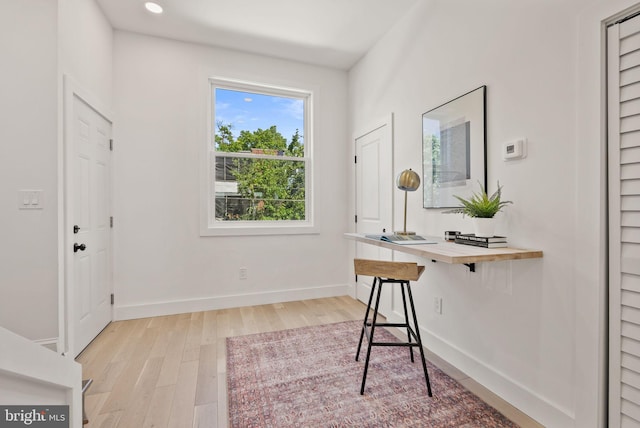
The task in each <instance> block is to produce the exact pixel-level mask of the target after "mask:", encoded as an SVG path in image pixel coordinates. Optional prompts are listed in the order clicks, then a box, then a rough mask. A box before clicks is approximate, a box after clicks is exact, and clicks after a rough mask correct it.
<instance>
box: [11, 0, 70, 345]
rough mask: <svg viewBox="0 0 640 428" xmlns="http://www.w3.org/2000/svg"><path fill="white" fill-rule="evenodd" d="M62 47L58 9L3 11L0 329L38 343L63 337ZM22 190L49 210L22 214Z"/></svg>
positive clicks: (49, 5) (42, 1) (38, 4)
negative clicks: (38, 194) (37, 195)
mask: <svg viewBox="0 0 640 428" xmlns="http://www.w3.org/2000/svg"><path fill="white" fill-rule="evenodd" d="M35 10H37V11H38V13H34V11H35ZM57 43H58V36H57V2H55V1H50V0H34V1H29V2H21V1H4V2H2V3H0V54H1V55H2V67H0V93H1V94H2V96H0V117H2V126H0V141H2V155H0V287H1V289H2V299H0V326H3V327H5V328H7V329H9V330H12V331H14V332H16V333H18V334H20V335H22V336H25V337H28V338H30V339H34V340H35V339H49V338H55V337H57V335H58V331H57V314H58V308H57V303H58V300H57V296H58V288H57V247H56V245H57V244H56V236H57V228H56V221H57V200H56V198H57V195H56V191H57V187H56V185H57V183H56V179H57V171H56V167H57V163H56V158H57V136H58V128H57V118H56V108H57V107H56V106H57V81H56V76H57V66H58V65H57V46H58V45H57ZM20 189H40V190H42V191H43V192H44V193H43V195H44V209H42V210H32V211H31V210H30V211H24V210H18V190H20Z"/></svg>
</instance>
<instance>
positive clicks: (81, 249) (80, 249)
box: [73, 244, 87, 253]
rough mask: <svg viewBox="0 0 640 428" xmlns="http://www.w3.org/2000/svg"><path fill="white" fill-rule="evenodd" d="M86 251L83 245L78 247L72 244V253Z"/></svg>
mask: <svg viewBox="0 0 640 428" xmlns="http://www.w3.org/2000/svg"><path fill="white" fill-rule="evenodd" d="M86 249H87V246H86V245H84V244H80V245H78V244H73V252H74V253H77V252H78V250H79V251H84V250H86Z"/></svg>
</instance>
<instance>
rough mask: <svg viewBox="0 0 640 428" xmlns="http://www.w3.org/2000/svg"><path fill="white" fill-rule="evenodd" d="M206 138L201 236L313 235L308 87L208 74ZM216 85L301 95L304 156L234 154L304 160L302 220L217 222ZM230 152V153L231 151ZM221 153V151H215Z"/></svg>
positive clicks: (309, 99) (259, 91) (217, 86)
mask: <svg viewBox="0 0 640 428" xmlns="http://www.w3.org/2000/svg"><path fill="white" fill-rule="evenodd" d="M207 88H208V90H207V109H206V110H207V116H206V117H207V120H206V122H207V126H206V128H207V137H206V142H205V144H203V147H204V150H203V156H202V158H203V160H202V162H201V197H200V207H201V208H200V235H201V236H242V235H302V234H316V233H318V227H317V225H316V222H315V204H314V202H313V201H314V197H313V194H314V174H313V170H314V168H313V158H314V149H313V147H314V144H313V137H314V133H313V122H312V118H313V92H312V91H310V90H303V89H296V88H287V87H281V86H274V85H268V84H263V83H256V82H248V81H241V80H236V79H228V78H222V77H209V79H208V85H207ZM215 88H222V89H230V90H235V91H242V92H252V93H258V94H265V95H274V96H284V97H294V98H301V99H303V101H304V130H302V132H303V134H302V135H303V136H304V150H305V152H304V157H303V158H293V157H284V158H283V157H281V156H279V157H278V156H269V155H257V154H256V155H242V154H240V153H233V156H234V157H250V158H253V159H261V158H262V159H277V160H294V161H304V162H305V186H306V188H305V210H306V212H305V220H273V221H266V220H256V221H219V220H216V218H215V197H216V195H215V179H216V176H215V157H216V151H215V137H214V132H215V124H214V121H215V117H214V113H215V102H216V100H215ZM230 154H231V153H230ZM218 155H220V153H218Z"/></svg>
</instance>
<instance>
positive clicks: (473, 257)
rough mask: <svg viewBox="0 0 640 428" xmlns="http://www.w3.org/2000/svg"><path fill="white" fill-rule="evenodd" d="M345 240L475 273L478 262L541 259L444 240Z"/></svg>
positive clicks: (533, 252)
mask: <svg viewBox="0 0 640 428" xmlns="http://www.w3.org/2000/svg"><path fill="white" fill-rule="evenodd" d="M344 236H345V238H347V239H352V240H354V241H358V242H363V243H365V244H371V245H377V246H378V247H383V248H388V249H390V250H395V251H401V252H403V253H407V254H413V255H414V256H418V257H422V258H425V259H429V260H435V261H438V262H444V263H451V264H462V265H465V266H468V267H469V269H470V270H471V272H475V264H476V263H480V262H497V261H503V260H522V259H538V258H541V257H542V251H539V250H522V249H518V248H509V247H507V248H481V247H474V246H472V245H462V244H455V243H453V242H447V241H445V240H444V239H438V238H433V237H431V236H429V237H426V238H427V239H428V240H430V241H436V243H435V244H419V245H399V244H394V243H391V242H386V241H380V240H379V239H371V238H366V237H365V236H364V235H362V234H359V233H345V234H344Z"/></svg>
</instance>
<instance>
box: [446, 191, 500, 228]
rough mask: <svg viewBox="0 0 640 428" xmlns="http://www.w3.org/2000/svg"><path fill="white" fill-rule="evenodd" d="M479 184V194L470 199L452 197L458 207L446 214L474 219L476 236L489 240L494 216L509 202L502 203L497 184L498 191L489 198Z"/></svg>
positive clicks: (476, 193) (474, 194)
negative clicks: (458, 204) (458, 202)
mask: <svg viewBox="0 0 640 428" xmlns="http://www.w3.org/2000/svg"><path fill="white" fill-rule="evenodd" d="M478 184H480V192H474V193H473V194H472V195H471V197H469V198H463V197H461V196H458V195H453V196H454V198H456V199H457V200H459V201H460V204H461V205H460V207H457V208H454V209H452V210H449V211H445V212H446V213H454V214H456V213H457V214H462V215H463V216H465V215H468V216H469V217H471V218H473V219H474V228H475V234H476V236H480V237H485V238H490V237H492V236H493V233H494V230H495V220H494V218H493V216H495V215H496V214H497V213H498V212H500V211H501V210H502V208H504V207H505V205H507V204H511V203H513V202H511V201H503V200H502V199H501V197H502V186H500V182H498V190H496V191H495V192H494V193H493V194H492V195H491V196H488V195H487V192H486V191H485V188H484V186H483V185H482V183H480V182H478Z"/></svg>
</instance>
